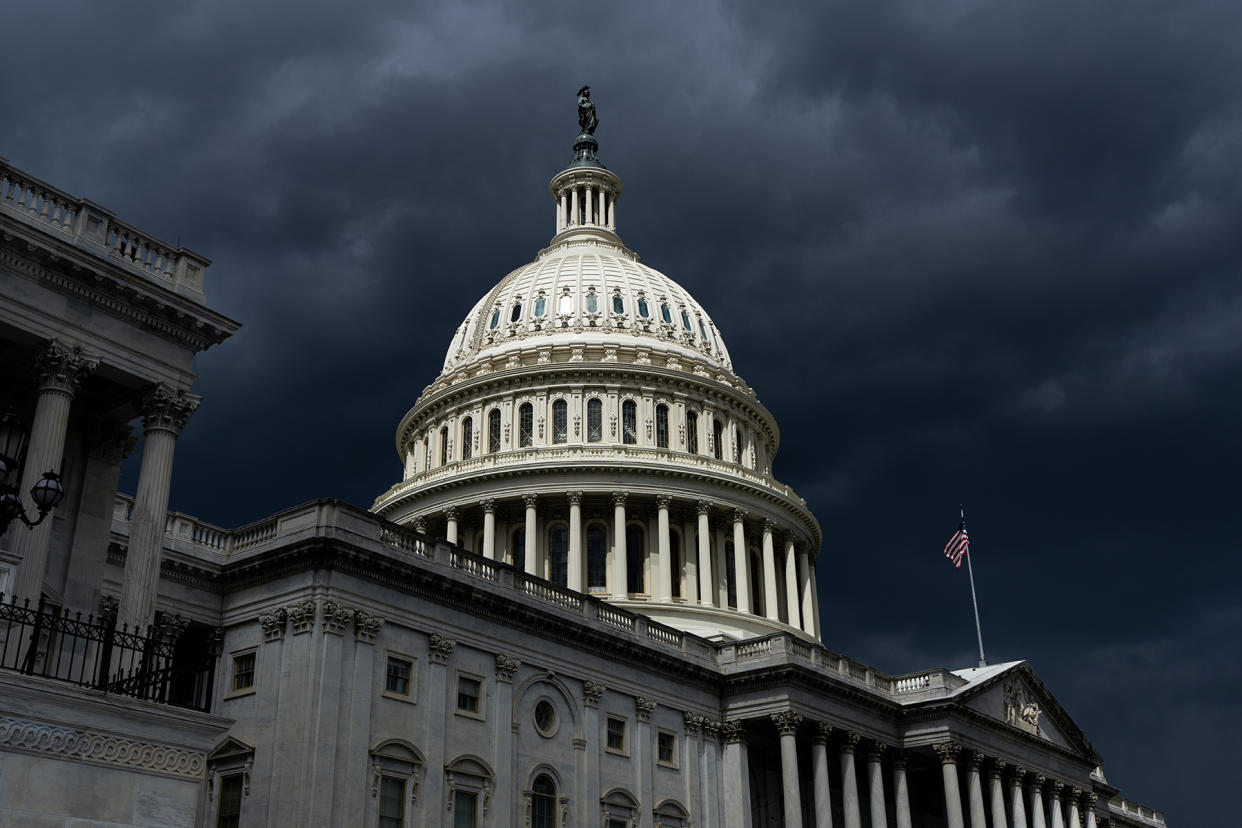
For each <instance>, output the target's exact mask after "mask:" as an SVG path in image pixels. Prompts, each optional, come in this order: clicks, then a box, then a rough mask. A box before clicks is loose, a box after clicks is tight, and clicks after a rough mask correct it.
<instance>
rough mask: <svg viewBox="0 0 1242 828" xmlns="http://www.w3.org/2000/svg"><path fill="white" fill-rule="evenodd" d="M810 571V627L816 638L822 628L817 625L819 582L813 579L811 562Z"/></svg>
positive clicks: (813, 566)
mask: <svg viewBox="0 0 1242 828" xmlns="http://www.w3.org/2000/svg"><path fill="white" fill-rule="evenodd" d="M809 571H810V573H811V629H812V632H813V633H814V634H815V637H816V638H819V637H821V636H822V635H823V628H822V627H820V625H819V584H818V582H817V581H816V580H815V565H814V564H812V565H811V566H810V569H809Z"/></svg>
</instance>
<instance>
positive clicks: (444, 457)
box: [440, 426, 448, 466]
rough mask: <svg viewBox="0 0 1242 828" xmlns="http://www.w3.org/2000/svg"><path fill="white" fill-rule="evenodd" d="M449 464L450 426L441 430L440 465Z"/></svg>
mask: <svg viewBox="0 0 1242 828" xmlns="http://www.w3.org/2000/svg"><path fill="white" fill-rule="evenodd" d="M447 462H448V426H445V427H444V428H442V429H440V465H441V466H443V465H444V464H445V463H447Z"/></svg>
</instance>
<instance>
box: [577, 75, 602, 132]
mask: <svg viewBox="0 0 1242 828" xmlns="http://www.w3.org/2000/svg"><path fill="white" fill-rule="evenodd" d="M597 126H599V119H598V118H596V117H595V104H594V103H592V101H591V87H589V86H584V87H582V88H581V89H579V90H578V127H579V129H581V130H582V133H583V134H584V135H594V134H595V127H597Z"/></svg>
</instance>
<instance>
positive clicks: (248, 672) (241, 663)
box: [231, 650, 255, 693]
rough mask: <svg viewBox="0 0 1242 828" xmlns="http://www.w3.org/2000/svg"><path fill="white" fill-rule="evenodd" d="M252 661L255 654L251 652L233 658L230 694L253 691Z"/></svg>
mask: <svg viewBox="0 0 1242 828" xmlns="http://www.w3.org/2000/svg"><path fill="white" fill-rule="evenodd" d="M254 659H255V653H254V651H253V650H251V651H250V652H248V653H238V654H236V655H234V656H233V683H232V687H231V691H232V692H234V693H238V692H241V691H243V690H253V689H254Z"/></svg>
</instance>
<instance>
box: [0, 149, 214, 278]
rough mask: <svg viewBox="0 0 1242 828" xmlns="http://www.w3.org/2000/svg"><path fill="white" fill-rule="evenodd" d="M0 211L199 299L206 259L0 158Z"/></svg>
mask: <svg viewBox="0 0 1242 828" xmlns="http://www.w3.org/2000/svg"><path fill="white" fill-rule="evenodd" d="M0 211H3V212H4V213H6V214H8V215H10V216H13V217H16V218H19V219H20V220H22V221H23V222H24V223H25V224H28V225H30V226H33V227H37V228H39V229H41V230H43V231H44V232H46V233H48V234H50V235H53V236H55V237H57V238H59V239H62V240H63V241H65V242H68V243H69V244H72V245H74V246H75V247H78V248H79V249H82V250H85V251H89V252H91V253H93V254H94V255H96V256H98V257H99V258H102V259H107V260H109V261H111V262H114V263H116V264H119V265H121V266H122V267H123V268H125V269H126V270H128V271H131V272H133V273H137V274H139V275H141V276H143V277H145V278H147V279H150V280H152V281H155V282H158V283H160V284H162V285H164V286H165V287H168V288H170V289H172V290H175V291H176V292H177V293H180V294H184V295H186V296H188V297H189V298H192V299H194V300H195V301H198V302H202V301H203V274H204V271H206V269H207V266H208V265H209V264H211V262H210V261H208V260H207V259H204V258H203V257H202V256H199V255H197V254H195V253H192V252H190V251H189V250H186V249H185V248H183V247H178V246H176V245H172V244H168V243H167V242H164V241H160V240H159V239H157V238H156V237H155V236H152V235H150V234H148V233H144V232H142V231H141V230H139V229H137V228H136V227H133V226H131V225H129V224H126V223H124V222H122V221H119V220H117V218H116V216H114V215H113V214H112V213H111V212H109V211H108V210H105V209H104V208H102V207H100V206H99V205H97V204H94V203H92V202H90V201H87V200H86V199H83V198H77V197H75V196H72V195H69V194H68V193H66V192H64V191H63V190H59V189H57V188H56V187H53V186H52V185H50V184H47V183H45V182H43V181H40V180H39V179H37V178H35V177H33V176H30V175H27V174H26V173H24V172H22V171H20V170H17V169H15V168H13V167H12V166H10V165H9V163H8V162H7V161H5V160H4V159H0Z"/></svg>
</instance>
